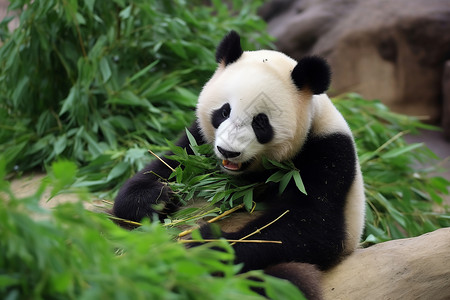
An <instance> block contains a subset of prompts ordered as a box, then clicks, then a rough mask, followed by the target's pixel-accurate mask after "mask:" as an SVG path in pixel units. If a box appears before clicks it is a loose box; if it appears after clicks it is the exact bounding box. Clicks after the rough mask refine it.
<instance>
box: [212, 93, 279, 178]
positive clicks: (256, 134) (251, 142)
mask: <svg viewBox="0 0 450 300" xmlns="http://www.w3.org/2000/svg"><path fill="white" fill-rule="evenodd" d="M211 125H212V126H213V127H214V128H215V129H216V133H215V149H214V151H215V153H216V156H217V157H218V158H220V159H221V160H222V167H223V169H224V170H225V171H227V172H229V173H235V172H236V173H241V172H243V171H245V170H246V169H247V168H249V167H250V166H251V165H252V163H253V161H254V160H255V158H257V157H258V154H259V153H260V152H262V150H263V149H264V144H267V143H269V142H270V141H271V140H272V139H273V137H274V130H273V127H272V125H271V124H270V120H269V117H268V116H267V114H266V113H264V112H259V113H256V114H255V115H252V114H239V112H237V113H235V112H234V111H232V108H231V105H230V103H228V102H227V103H225V104H223V105H222V106H221V107H220V108H219V109H216V110H214V111H213V112H212V114H211Z"/></svg>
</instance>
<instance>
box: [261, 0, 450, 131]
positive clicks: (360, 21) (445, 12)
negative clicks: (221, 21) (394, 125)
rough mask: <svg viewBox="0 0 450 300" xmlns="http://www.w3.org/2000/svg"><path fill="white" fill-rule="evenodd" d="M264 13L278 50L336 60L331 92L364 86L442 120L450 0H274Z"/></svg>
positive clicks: (400, 107) (405, 109)
mask: <svg viewBox="0 0 450 300" xmlns="http://www.w3.org/2000/svg"><path fill="white" fill-rule="evenodd" d="M260 13H261V15H262V16H263V17H264V18H265V19H266V20H267V21H268V30H269V33H270V34H272V35H273V36H274V37H275V38H276V45H277V47H278V48H279V50H281V51H283V52H285V53H287V54H288V55H290V56H292V57H293V58H296V59H299V58H300V57H302V56H304V55H306V54H317V55H321V56H324V57H326V58H327V59H328V60H329V62H330V64H331V67H332V70H333V75H334V76H333V83H332V89H331V92H332V93H335V94H341V93H345V92H358V93H360V94H362V95H363V96H364V97H366V98H368V99H373V98H377V99H381V100H382V101H383V102H384V103H386V104H387V105H388V106H389V107H391V108H392V109H393V110H394V111H397V112H401V113H406V114H410V115H416V116H424V117H426V118H428V120H429V121H430V122H434V123H436V122H438V121H439V120H441V118H442V116H441V112H442V102H443V99H442V81H443V79H442V74H443V69H444V64H445V61H447V60H449V59H450V1H449V0H427V1H423V0H389V1H380V0H272V1H269V2H268V3H266V4H265V6H263V7H262V9H261V11H260Z"/></svg>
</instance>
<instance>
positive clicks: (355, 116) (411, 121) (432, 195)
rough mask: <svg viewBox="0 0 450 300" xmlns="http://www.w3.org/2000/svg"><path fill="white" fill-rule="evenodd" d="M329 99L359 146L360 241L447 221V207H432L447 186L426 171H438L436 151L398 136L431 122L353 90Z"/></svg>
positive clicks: (406, 234) (405, 233) (418, 231)
mask: <svg viewBox="0 0 450 300" xmlns="http://www.w3.org/2000/svg"><path fill="white" fill-rule="evenodd" d="M334 103H335V105H336V106H337V108H338V109H339V110H340V111H341V112H342V114H343V115H344V117H345V118H346V120H347V122H348V123H349V125H350V127H351V128H352V131H353V134H354V137H355V141H356V145H357V148H358V152H359V153H358V154H359V160H360V164H361V169H362V172H363V176H364V182H365V191H366V197H367V204H368V207H367V215H366V234H365V236H366V241H367V242H380V241H385V240H390V239H398V238H403V237H409V236H417V235H420V234H422V233H425V232H429V231H432V230H435V229H437V228H440V227H448V226H450V218H449V215H448V207H447V208H442V209H441V212H438V211H437V210H436V209H435V206H436V205H441V204H442V196H441V195H448V192H449V187H450V183H449V182H448V181H447V180H446V179H445V178H442V177H439V176H435V175H431V174H432V173H439V171H440V170H439V168H438V166H437V163H438V162H439V157H437V156H436V155H435V154H434V153H433V152H432V151H431V150H430V149H428V148H427V147H426V146H425V145H424V144H423V143H415V144H408V143H406V142H405V140H404V138H403V136H404V135H405V134H415V133H417V132H418V130H419V129H428V130H436V128H434V127H432V126H430V125H426V124H423V123H421V122H420V121H419V120H417V119H416V118H414V117H409V116H405V115H400V114H396V113H393V112H391V111H390V110H389V109H388V108H387V107H386V106H385V105H383V104H382V103H381V102H380V101H367V100H365V99H363V98H362V97H361V96H359V95H356V94H349V95H346V96H344V97H340V98H336V99H334ZM419 163H427V164H428V166H427V167H423V166H420V165H419ZM433 165H434V166H433ZM306 188H307V187H306Z"/></svg>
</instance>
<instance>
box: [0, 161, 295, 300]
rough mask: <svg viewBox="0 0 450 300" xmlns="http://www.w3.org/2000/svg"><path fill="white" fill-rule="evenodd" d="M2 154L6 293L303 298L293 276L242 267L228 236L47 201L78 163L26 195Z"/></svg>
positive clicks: (59, 166) (0, 212)
mask: <svg viewBox="0 0 450 300" xmlns="http://www.w3.org/2000/svg"><path fill="white" fill-rule="evenodd" d="M0 162H1V163H0V165H1V166H0V253H1V255H0V297H1V298H2V299H119V298H120V299H236V298H240V299H263V297H261V296H259V295H257V294H256V293H255V292H254V291H252V288H255V287H258V288H265V289H267V293H268V295H270V296H271V297H274V296H275V297H280V298H282V299H302V298H301V295H300V293H299V292H298V290H296V288H294V286H292V285H290V284H289V283H288V282H287V281H283V280H278V279H276V278H273V277H269V276H266V275H263V273H262V272H259V271H252V272H249V273H244V274H237V272H238V270H239V267H237V266H235V265H234V264H233V252H232V248H231V247H230V246H229V245H228V244H227V243H226V242H224V241H221V242H216V243H212V244H209V245H202V246H198V247H195V248H191V249H185V248H184V246H183V245H181V244H179V243H177V242H175V241H174V240H173V239H172V237H171V236H170V235H169V234H168V232H167V231H166V230H165V229H163V228H162V227H161V225H160V224H158V223H153V224H149V223H145V224H143V226H142V227H140V229H139V230H134V231H131V232H130V231H126V230H124V229H121V228H120V227H118V226H116V225H115V224H113V223H112V222H111V221H109V220H108V219H107V218H106V215H104V214H98V213H93V212H89V211H87V210H85V209H84V208H83V205H82V202H77V203H66V204H60V205H58V206H56V207H55V208H54V209H53V210H51V211H50V210H45V209H43V208H42V207H40V206H39V204H38V202H39V200H40V199H41V198H42V195H43V192H44V190H45V188H46V187H53V193H55V194H56V193H59V192H61V191H62V190H61V188H64V187H68V186H70V185H71V184H72V183H73V178H74V177H75V175H76V166H75V164H74V163H71V162H65V161H62V162H58V163H55V164H53V166H52V168H51V170H50V172H49V177H47V179H46V180H45V181H44V182H43V183H42V184H41V186H40V187H39V189H38V190H37V191H36V192H35V194H33V195H32V196H30V197H26V198H22V199H19V198H16V197H15V195H14V194H13V193H12V192H11V190H10V188H9V183H8V182H6V181H4V180H3V178H4V176H5V168H4V167H5V163H4V160H1V161H0ZM62 170H65V171H62ZM61 173H64V174H65V176H62V177H61ZM5 195H7V198H6V199H5ZM212 246H215V247H220V248H221V249H223V251H215V250H212V249H211V247H212ZM211 274H221V276H220V277H216V276H212V275H211ZM250 277H252V278H253V279H252V280H251V279H250ZM254 279H259V280H260V281H255V280H254ZM200 282H201V284H200ZM280 298H279V299H280Z"/></svg>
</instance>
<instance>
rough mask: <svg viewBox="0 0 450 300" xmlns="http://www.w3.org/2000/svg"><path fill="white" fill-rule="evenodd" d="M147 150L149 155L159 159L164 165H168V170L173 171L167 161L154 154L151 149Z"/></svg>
mask: <svg viewBox="0 0 450 300" xmlns="http://www.w3.org/2000/svg"><path fill="white" fill-rule="evenodd" d="M148 152H150V154H151V155H153V156H154V157H156V158H157V159H159V161H160V162H162V163H163V164H165V165H166V167H168V168H169V169H170V170H172V172H175V169H174V168H172V167H171V166H169V164H168V163H166V162H165V161H164V160H163V159H162V158H161V157H159V156H158V155H156V154H155V153H154V152H153V151H152V150H150V149H148Z"/></svg>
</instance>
